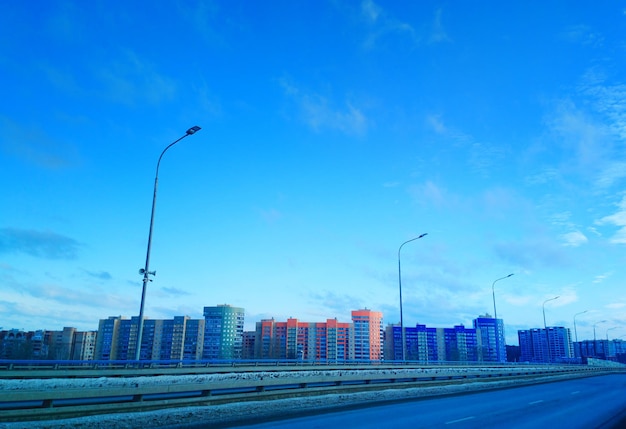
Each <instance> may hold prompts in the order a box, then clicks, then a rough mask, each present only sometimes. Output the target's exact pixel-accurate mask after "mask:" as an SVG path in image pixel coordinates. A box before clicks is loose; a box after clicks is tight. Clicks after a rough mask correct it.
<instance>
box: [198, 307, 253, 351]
mask: <svg viewBox="0 0 626 429" xmlns="http://www.w3.org/2000/svg"><path fill="white" fill-rule="evenodd" d="M243 326H244V309H243V308H240V307H232V306H230V305H227V304H224V305H218V306H216V307H204V349H203V351H202V358H203V359H241V357H242V352H243Z"/></svg>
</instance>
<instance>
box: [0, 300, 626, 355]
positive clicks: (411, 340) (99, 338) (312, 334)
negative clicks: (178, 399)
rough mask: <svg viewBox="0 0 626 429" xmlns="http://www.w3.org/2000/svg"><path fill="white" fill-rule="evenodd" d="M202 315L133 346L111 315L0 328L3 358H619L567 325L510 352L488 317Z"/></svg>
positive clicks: (130, 323) (146, 331) (150, 323)
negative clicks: (55, 326)
mask: <svg viewBox="0 0 626 429" xmlns="http://www.w3.org/2000/svg"><path fill="white" fill-rule="evenodd" d="M203 315H204V318H202V319H191V318H190V317H188V316H177V317H174V318H173V319H157V320H152V319H144V324H143V334H142V336H141V344H140V345H138V344H137V337H138V335H137V330H138V326H139V323H138V317H132V318H124V317H121V316H114V317H109V318H108V319H102V320H100V322H99V325H98V330H97V331H87V332H79V331H77V330H76V329H75V328H64V329H63V330H62V331H36V332H31V333H25V332H22V331H17V330H10V331H0V358H2V359H56V360H134V359H135V356H136V351H137V347H138V346H139V348H140V353H139V356H140V359H141V360H161V361H162V360H177V361H178V360H217V359H223V360H236V359H256V360H259V359H285V360H286V359H300V360H304V361H349V360H358V361H363V360H365V361H379V360H383V359H385V360H392V361H394V360H395V361H399V360H403V359H406V360H411V361H421V362H426V363H428V362H433V363H434V362H443V361H462V362H506V361H507V360H508V361H521V362H538V363H551V362H581V361H583V360H584V359H585V358H587V357H599V358H604V359H612V360H623V359H624V357H625V356H626V350H625V349H626V344H625V342H623V341H622V340H612V341H608V339H607V340H606V341H595V340H594V341H583V342H580V343H572V341H571V335H570V331H569V329H568V328H564V327H548V328H546V329H530V330H520V331H518V339H519V350H518V353H512V354H509V356H508V357H507V349H510V348H511V347H507V346H506V344H505V338H504V324H503V321H502V319H495V318H493V317H491V316H489V315H488V314H486V315H484V316H479V317H477V318H476V319H474V320H473V327H471V328H469V327H465V326H463V325H457V326H454V327H451V328H435V327H428V326H426V325H420V324H417V325H416V326H415V327H413V326H405V327H404V347H403V332H402V331H403V329H402V327H401V326H400V325H398V324H391V325H388V326H387V327H386V328H384V327H383V314H382V313H381V312H378V311H373V310H369V309H362V310H354V311H352V313H351V321H350V322H340V321H338V320H337V319H327V320H326V321H325V322H302V321H300V320H298V319H294V318H289V319H287V320H286V321H276V320H274V319H264V320H261V321H260V322H257V323H256V327H255V328H256V329H255V330H254V331H244V309H243V308H239V307H233V306H230V305H218V306H215V307H204V312H203Z"/></svg>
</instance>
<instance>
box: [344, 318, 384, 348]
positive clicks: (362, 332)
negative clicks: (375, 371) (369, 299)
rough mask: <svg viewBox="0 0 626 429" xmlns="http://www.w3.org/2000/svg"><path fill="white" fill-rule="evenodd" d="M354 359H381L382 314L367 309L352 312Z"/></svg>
mask: <svg viewBox="0 0 626 429" xmlns="http://www.w3.org/2000/svg"><path fill="white" fill-rule="evenodd" d="M352 323H353V324H354V359H355V360H381V359H383V335H384V334H383V313H381V312H380V311H372V310H368V309H364V310H355V311H353V312H352Z"/></svg>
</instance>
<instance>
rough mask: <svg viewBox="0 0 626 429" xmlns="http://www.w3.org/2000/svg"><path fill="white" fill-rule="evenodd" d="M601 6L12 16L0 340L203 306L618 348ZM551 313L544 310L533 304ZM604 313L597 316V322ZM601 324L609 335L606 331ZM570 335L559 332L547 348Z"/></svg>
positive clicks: (620, 108)
mask: <svg viewBox="0 0 626 429" xmlns="http://www.w3.org/2000/svg"><path fill="white" fill-rule="evenodd" d="M624 58H626V4H624V3H623V2H608V1H601V2H593V3H592V2H577V3H575V4H572V2H565V1H555V2H549V3H545V2H505V3H502V2H498V1H485V2H479V3H476V2H449V1H419V2H414V1H398V2H395V1H394V2H391V1H389V2H387V1H371V0H366V1H351V2H341V1H298V2H294V1H276V2H246V1H243V2H242V1H228V2H217V1H215V2H213V1H164V2H160V3H159V4H158V5H157V4H155V3H154V2H142V1H138V2H130V3H128V4H123V3H122V2H114V4H112V3H111V2H102V1H91V2H83V3H76V2H63V1H59V2H47V3H42V4H39V5H38V6H37V7H36V8H35V7H33V5H32V4H30V3H26V2H11V3H8V4H6V5H5V6H4V7H3V13H2V14H1V15H0V82H2V89H3V91H2V92H3V97H2V98H3V100H4V102H3V103H2V104H1V105H0V183H2V192H0V317H1V318H0V326H2V327H3V328H4V329H9V328H20V329H61V328H62V327H63V326H74V327H77V328H79V329H96V328H97V324H98V320H99V319H103V318H107V317H109V316H115V315H123V316H133V315H137V314H138V313H139V303H140V296H141V276H140V275H139V274H138V269H139V268H141V267H143V265H144V261H145V252H146V244H147V236H148V227H149V220H150V205H151V201H152V189H153V183H154V175H155V168H156V162H157V159H158V156H159V154H160V153H161V151H162V150H163V149H164V148H165V147H166V146H167V145H168V144H170V143H171V142H173V141H174V140H176V139H177V138H179V137H180V136H182V135H184V133H185V130H187V129H188V128H189V127H191V126H193V125H198V126H200V127H202V130H201V131H199V132H198V133H197V134H195V135H193V136H190V137H188V138H186V139H184V140H182V141H181V142H180V143H178V144H177V145H176V146H174V147H172V148H171V149H170V150H169V151H168V152H167V153H166V155H165V156H164V158H163V160H162V163H161V166H160V171H159V189H158V199H157V206H156V216H155V224H154V236H153V247H152V258H151V269H154V270H156V271H157V275H156V276H155V277H154V281H153V282H152V283H150V284H149V288H148V294H147V298H146V308H145V315H146V316H147V317H149V318H171V317H173V316H175V315H184V314H186V315H189V316H191V317H193V318H201V317H202V309H203V307H204V306H212V305H217V304H224V303H227V304H231V305H235V306H240V307H243V308H245V310H246V329H253V326H254V323H255V322H256V321H259V320H260V319H262V318H268V317H274V318H276V319H277V320H284V319H286V318H287V317H296V318H298V319H301V320H303V321H325V320H326V319H327V318H334V317H337V318H338V319H339V320H342V321H349V320H350V311H351V310H354V309H359V308H365V307H366V308H371V309H374V310H379V311H382V312H383V313H384V322H385V324H387V323H397V322H398V321H399V298H398V248H399V246H400V245H401V244H402V243H403V242H404V241H406V240H409V239H411V238H413V237H416V236H418V235H420V234H422V233H425V232H427V233H428V235H427V236H426V237H424V238H422V239H420V240H416V241H414V242H411V243H409V244H407V245H406V246H404V247H403V249H402V254H401V262H402V287H403V298H404V323H405V325H407V326H409V325H415V324H416V323H424V324H427V325H429V326H437V327H449V326H453V325H455V324H459V323H463V324H465V325H466V326H471V323H472V319H473V318H475V317H476V316H478V315H480V314H484V313H486V312H488V313H490V314H492V313H493V300H492V293H491V292H492V284H493V282H494V281H495V280H496V279H498V278H501V277H503V276H506V275H507V274H509V273H514V275H513V276H512V277H510V278H507V279H505V280H502V281H499V282H497V283H496V287H495V290H496V300H497V312H498V316H499V317H502V318H503V319H504V322H505V327H506V334H507V342H508V343H511V344H516V343H517V330H518V329H528V328H534V327H542V326H543V309H544V308H545V312H546V320H547V324H548V325H558V326H566V327H570V328H573V319H574V315H576V314H577V313H580V312H583V311H587V312H586V313H584V314H581V315H579V316H577V318H576V324H577V333H578V337H579V339H591V338H593V325H594V324H597V325H596V332H597V336H598V337H601V338H604V337H605V335H606V334H607V333H608V334H609V335H610V336H611V337H618V336H621V335H626V313H625V311H626V288H625V287H624V284H625V282H626V269H625V266H626V264H625V259H626V192H625V187H624V185H625V184H626V157H625V155H626V67H625V65H626V64H625V60H624ZM554 296H560V298H559V299H557V300H554V301H550V302H548V303H546V304H545V305H544V302H545V301H546V300H547V299H550V298H552V297H554ZM603 320H606V322H603V323H600V324H598V322H600V321H603ZM610 328H615V329H611V330H610V331H608V330H609V329H610ZM572 334H573V332H572Z"/></svg>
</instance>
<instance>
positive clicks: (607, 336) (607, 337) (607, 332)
mask: <svg viewBox="0 0 626 429" xmlns="http://www.w3.org/2000/svg"><path fill="white" fill-rule="evenodd" d="M617 328H619V326H613V327H612V328H609V329H607V330H606V340H607V341H609V331H612V330H613V329H617Z"/></svg>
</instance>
